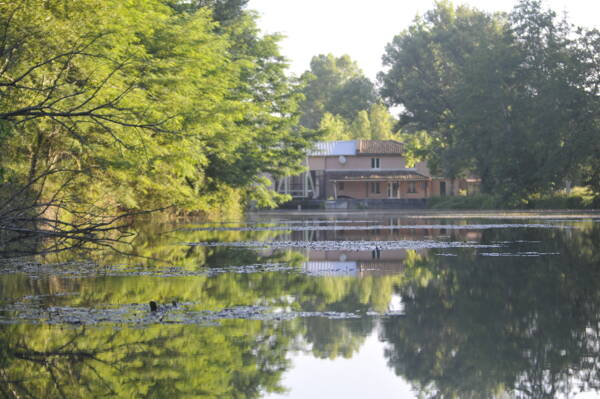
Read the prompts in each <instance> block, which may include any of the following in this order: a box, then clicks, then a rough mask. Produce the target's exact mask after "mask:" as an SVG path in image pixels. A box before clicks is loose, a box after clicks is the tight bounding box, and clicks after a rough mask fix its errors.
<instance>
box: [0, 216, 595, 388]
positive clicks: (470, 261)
mask: <svg viewBox="0 0 600 399" xmlns="http://www.w3.org/2000/svg"><path fill="white" fill-rule="evenodd" d="M298 222H301V221H298ZM309 222H310V221H309ZM312 222H315V221H314V220H313V221H312ZM344 222H346V224H348V225H350V223H349V221H348V220H344ZM392 222H394V223H397V224H396V225H406V224H407V223H408V222H407V221H405V220H401V221H392ZM392 222H390V223H392ZM261 223H263V225H268V224H271V221H268V223H267V222H265V221H262V222H261ZM302 223H304V224H306V225H310V224H309V223H307V222H305V221H302ZM361 223H371V222H366V221H365V222H360V223H354V224H353V225H357V224H361ZM381 223H387V222H386V221H385V220H384V221H382V220H378V221H374V222H373V224H381ZM419 223H420V224H423V223H422V221H419ZM435 223H437V224H439V223H440V221H439V220H438V221H435ZM461 223H462V222H461ZM561 223H563V222H561ZM298 224H300V223H296V224H294V223H287V224H286V225H287V226H294V225H298ZM338 225H339V224H338ZM560 225H561V226H563V225H564V227H566V228H548V229H543V228H514V229H510V228H490V229H468V228H463V229H447V230H444V229H441V228H435V229H423V230H421V229H397V230H396V229H385V230H381V231H377V230H367V231H363V232H362V233H361V234H360V235H358V236H356V237H355V236H354V234H358V233H355V231H348V232H344V233H343V234H342V235H341V236H340V232H341V230H336V231H326V230H320V231H316V232H315V235H314V236H313V237H312V238H310V239H311V240H312V239H314V240H326V241H336V240H337V241H352V240H353V239H356V240H371V241H394V240H406V239H407V237H409V238H410V239H412V240H431V239H434V240H439V241H444V240H445V241H460V242H465V243H469V242H474V244H477V245H492V247H489V248H480V247H477V246H476V245H473V246H471V247H469V246H468V245H467V246H464V247H460V248H442V249H419V250H412V249H397V250H389V251H386V250H380V253H379V254H377V252H375V253H374V252H373V251H371V250H369V251H353V250H338V249H336V250H327V249H317V250H315V249H311V248H303V249H300V250H297V249H293V248H289V249H272V248H268V247H267V248H261V249H252V248H230V247H226V246H221V247H206V246H189V245H186V244H185V243H188V242H192V241H206V242H209V241H220V242H224V241H225V242H235V241H244V240H255V241H260V240H262V241H265V242H269V241H271V240H280V241H285V240H300V239H305V238H304V235H305V234H307V231H294V230H293V229H291V230H289V231H281V230H279V231H275V232H269V231H257V232H253V231H209V230H204V231H202V230H190V229H187V230H185V229H178V228H177V229H173V228H172V226H168V225H163V226H156V225H154V226H152V228H150V229H147V230H141V231H140V232H139V233H138V235H137V238H136V242H137V244H136V245H135V246H133V247H132V249H133V251H134V252H135V255H136V257H134V258H130V257H123V256H122V255H120V254H115V253H112V254H111V253H106V252H105V253H102V254H86V257H87V259H88V262H89V264H88V265H90V266H89V268H88V269H89V270H88V269H85V267H83V265H84V264H83V263H81V260H80V261H78V262H79V263H77V262H75V259H76V256H75V255H74V254H70V255H69V254H56V255H53V256H52V257H46V258H43V259H42V261H43V262H52V263H53V264H54V266H52V267H49V268H48V269H44V267H43V266H40V265H39V260H40V259H38V263H36V262H32V261H28V262H29V263H27V262H23V261H11V262H10V263H5V264H4V265H3V270H4V271H3V273H2V274H0V341H2V342H0V392H2V394H3V396H6V397H89V396H101V395H108V396H119V397H132V396H143V397H184V396H197V397H205V398H229V397H232V398H260V397H263V396H264V395H265V394H266V393H269V392H271V393H273V392H275V393H276V392H283V391H284V390H285V389H286V388H287V389H293V388H294V387H284V386H282V378H283V375H284V374H285V373H293V372H294V368H293V362H294V356H295V355H294V354H296V353H307V354H310V355H311V356H314V357H316V358H320V359H332V360H335V359H352V358H353V357H354V356H356V354H357V353H358V351H359V350H360V349H361V347H362V346H363V345H364V343H365V339H366V338H367V337H368V336H369V335H372V334H374V333H375V334H378V336H379V338H380V340H381V341H382V342H383V343H384V345H385V351H384V352H383V353H381V354H380V356H382V357H385V359H386V361H387V363H388V366H389V367H390V368H391V369H392V370H394V372H395V373H396V374H397V375H398V376H399V377H400V378H402V379H404V380H405V381H408V382H409V383H410V384H411V385H412V386H413V388H414V389H415V390H416V392H417V393H416V395H418V396H419V397H431V398H434V397H439V398H446V397H460V398H465V397H466V398H469V397H471V398H475V397H482V398H483V397H486V398H487V397H518V398H542V397H548V398H552V397H569V396H570V395H572V394H574V393H575V392H578V391H579V390H583V391H594V390H598V389H600V375H599V372H598V371H599V367H600V363H599V356H600V335H599V334H600V330H599V326H600V324H599V322H600V319H599V317H600V289H599V288H600V248H599V244H600V224H598V223H593V222H588V223H577V224H573V223H572V222H564V224H560ZM295 235H302V237H296V236H295ZM490 253H491V254H504V255H507V254H508V255H511V256H483V255H485V254H490ZM525 253H527V254H529V255H528V256H521V255H519V254H525ZM544 254H545V255H544ZM513 255H514V256H513ZM517 255H518V256H517ZM69 256H70V257H69ZM157 259H160V260H157ZM95 263H100V264H101V265H103V267H102V268H100V269H98V268H97V267H93V266H91V265H94V264H95ZM257 265H259V266H260V267H256V266H257ZM266 265H271V266H273V265H282V266H285V267H282V268H281V269H269V268H266ZM250 266H254V268H252V267H250ZM36 268H37V272H36ZM84 269H85V270H88V271H85V272H82V270H84ZM52 270H55V271H56V272H53V271H52ZM58 271H60V273H58ZM151 300H153V301H157V302H158V303H159V304H160V305H162V306H161V310H159V311H158V312H154V313H153V312H151V311H150V309H149V308H148V305H147V304H148V302H149V301H151ZM172 303H173V305H170V304H172ZM331 383H332V384H336V383H338V384H343V381H332V382H331ZM373 396H374V397H377V396H378V393H377V392H373Z"/></svg>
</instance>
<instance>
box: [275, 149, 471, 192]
mask: <svg viewBox="0 0 600 399" xmlns="http://www.w3.org/2000/svg"><path fill="white" fill-rule="evenodd" d="M306 162H307V167H308V171H307V172H306V173H303V174H301V175H298V176H292V177H287V178H283V179H281V180H279V181H278V182H277V183H276V189H277V191H278V192H280V193H286V194H291V195H292V196H293V197H294V198H307V199H341V198H352V199H424V198H429V197H432V196H439V195H442V196H443V195H456V194H457V193H458V191H459V190H465V191H474V190H475V189H476V187H475V186H476V183H477V181H476V180H475V179H474V180H471V181H469V180H466V179H460V180H454V181H451V180H449V179H446V178H440V177H433V176H431V174H430V172H429V169H428V168H427V166H426V165H425V163H424V162H420V163H417V164H416V165H415V166H414V167H410V168H409V167H407V166H406V159H405V156H404V145H403V144H402V143H400V142H398V141H394V140H350V141H325V142H319V143H317V144H316V145H315V148H314V149H313V150H312V151H311V152H309V153H308V155H307V160H306Z"/></svg>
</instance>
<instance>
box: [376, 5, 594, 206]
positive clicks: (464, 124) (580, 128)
mask: <svg viewBox="0 0 600 399" xmlns="http://www.w3.org/2000/svg"><path fill="white" fill-rule="evenodd" d="M597 37H598V33H597V32H595V31H592V32H585V31H583V30H574V29H573V28H572V27H571V26H570V25H568V24H567V23H566V22H565V21H558V20H557V19H556V15H555V13H554V12H552V11H547V10H544V9H542V6H541V2H540V1H537V0H523V1H521V2H520V3H518V4H517V6H516V7H515V9H514V10H513V12H512V13H511V14H510V15H503V14H489V13H486V12H483V11H479V10H476V9H472V8H469V7H466V6H459V7H456V8H455V7H454V6H452V5H451V4H450V3H449V2H439V3H437V4H436V8H435V9H433V10H431V11H429V12H427V13H426V14H425V16H424V17H422V18H419V19H417V21H416V22H415V23H414V24H413V25H412V26H410V27H409V28H408V29H407V30H406V31H404V32H403V33H401V34H400V35H398V36H396V37H395V38H394V40H393V42H392V43H390V44H389V45H388V46H387V48H386V54H385V56H384V64H385V65H386V66H387V67H388V69H387V70H386V71H385V72H382V73H380V74H379V80H380V83H381V86H382V89H381V94H382V96H383V98H385V99H386V101H387V102H388V104H389V105H401V106H402V107H403V111H402V115H401V122H402V124H403V125H406V126H411V127H412V128H414V129H416V130H424V131H427V132H428V134H429V135H430V137H431V147H430V148H431V150H430V151H429V157H430V161H431V165H432V169H434V170H436V169H437V170H439V171H440V172H441V173H443V174H445V175H447V176H449V177H458V176H460V175H461V174H465V173H467V174H468V173H473V172H474V173H475V174H477V175H479V176H480V177H481V178H482V189H483V190H484V191H485V192H488V193H495V194H499V195H501V196H502V197H503V199H504V200H507V201H518V200H521V199H523V198H526V197H527V196H528V195H529V194H531V193H536V192H542V193H543V192H550V191H553V190H556V189H557V188H560V187H561V186H562V184H563V182H564V180H565V179H572V178H574V176H576V175H577V174H580V173H581V172H582V171H583V170H584V169H585V167H586V166H588V165H592V164H593V162H594V160H595V159H597V157H598V155H597V154H599V153H600V152H599V151H598V148H597V144H598V142H600V140H598V137H599V130H598V127H597V126H598V123H597V120H598V119H597V118H598V115H599V114H598V112H599V111H600V108H599V104H598V100H597V98H598V94H599V93H598V87H597V85H596V84H595V83H593V82H595V78H594V77H595V76H597V66H596V64H597V63H595V62H593V61H592V60H594V59H596V57H597V54H598V49H599V48H600V47H599V46H598V43H600V42H599V41H598V39H597ZM586 176H588V177H590V176H593V173H592V171H591V169H589V170H587V172H586ZM584 180H585V179H584ZM595 190H596V189H595ZM596 192H597V190H596Z"/></svg>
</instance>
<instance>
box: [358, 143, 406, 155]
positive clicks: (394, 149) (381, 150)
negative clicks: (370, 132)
mask: <svg viewBox="0 0 600 399" xmlns="http://www.w3.org/2000/svg"><path fill="white" fill-rule="evenodd" d="M402 152H404V145H403V144H402V143H400V142H399V141H395V140H358V151H357V155H358V154H363V155H367V154H368V155H383V154H398V155H399V154H402Z"/></svg>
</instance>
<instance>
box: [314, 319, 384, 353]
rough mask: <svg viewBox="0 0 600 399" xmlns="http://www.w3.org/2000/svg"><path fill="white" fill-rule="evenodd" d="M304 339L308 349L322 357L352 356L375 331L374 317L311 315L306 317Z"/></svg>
mask: <svg viewBox="0 0 600 399" xmlns="http://www.w3.org/2000/svg"><path fill="white" fill-rule="evenodd" d="M303 324H304V331H303V337H302V339H303V341H305V342H306V343H307V344H308V348H307V349H308V350H310V352H311V353H312V354H313V356H315V357H317V358H320V359H335V358H337V357H340V356H342V357H344V358H346V359H349V358H351V357H352V356H353V355H354V354H355V353H356V352H358V350H359V349H360V347H361V346H362V344H363V343H364V342H365V338H366V337H367V336H368V335H369V334H370V333H371V331H373V327H374V325H375V322H374V319H373V318H372V317H361V318H359V319H344V320H340V319H328V318H325V317H309V318H306V319H304V321H303Z"/></svg>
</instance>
